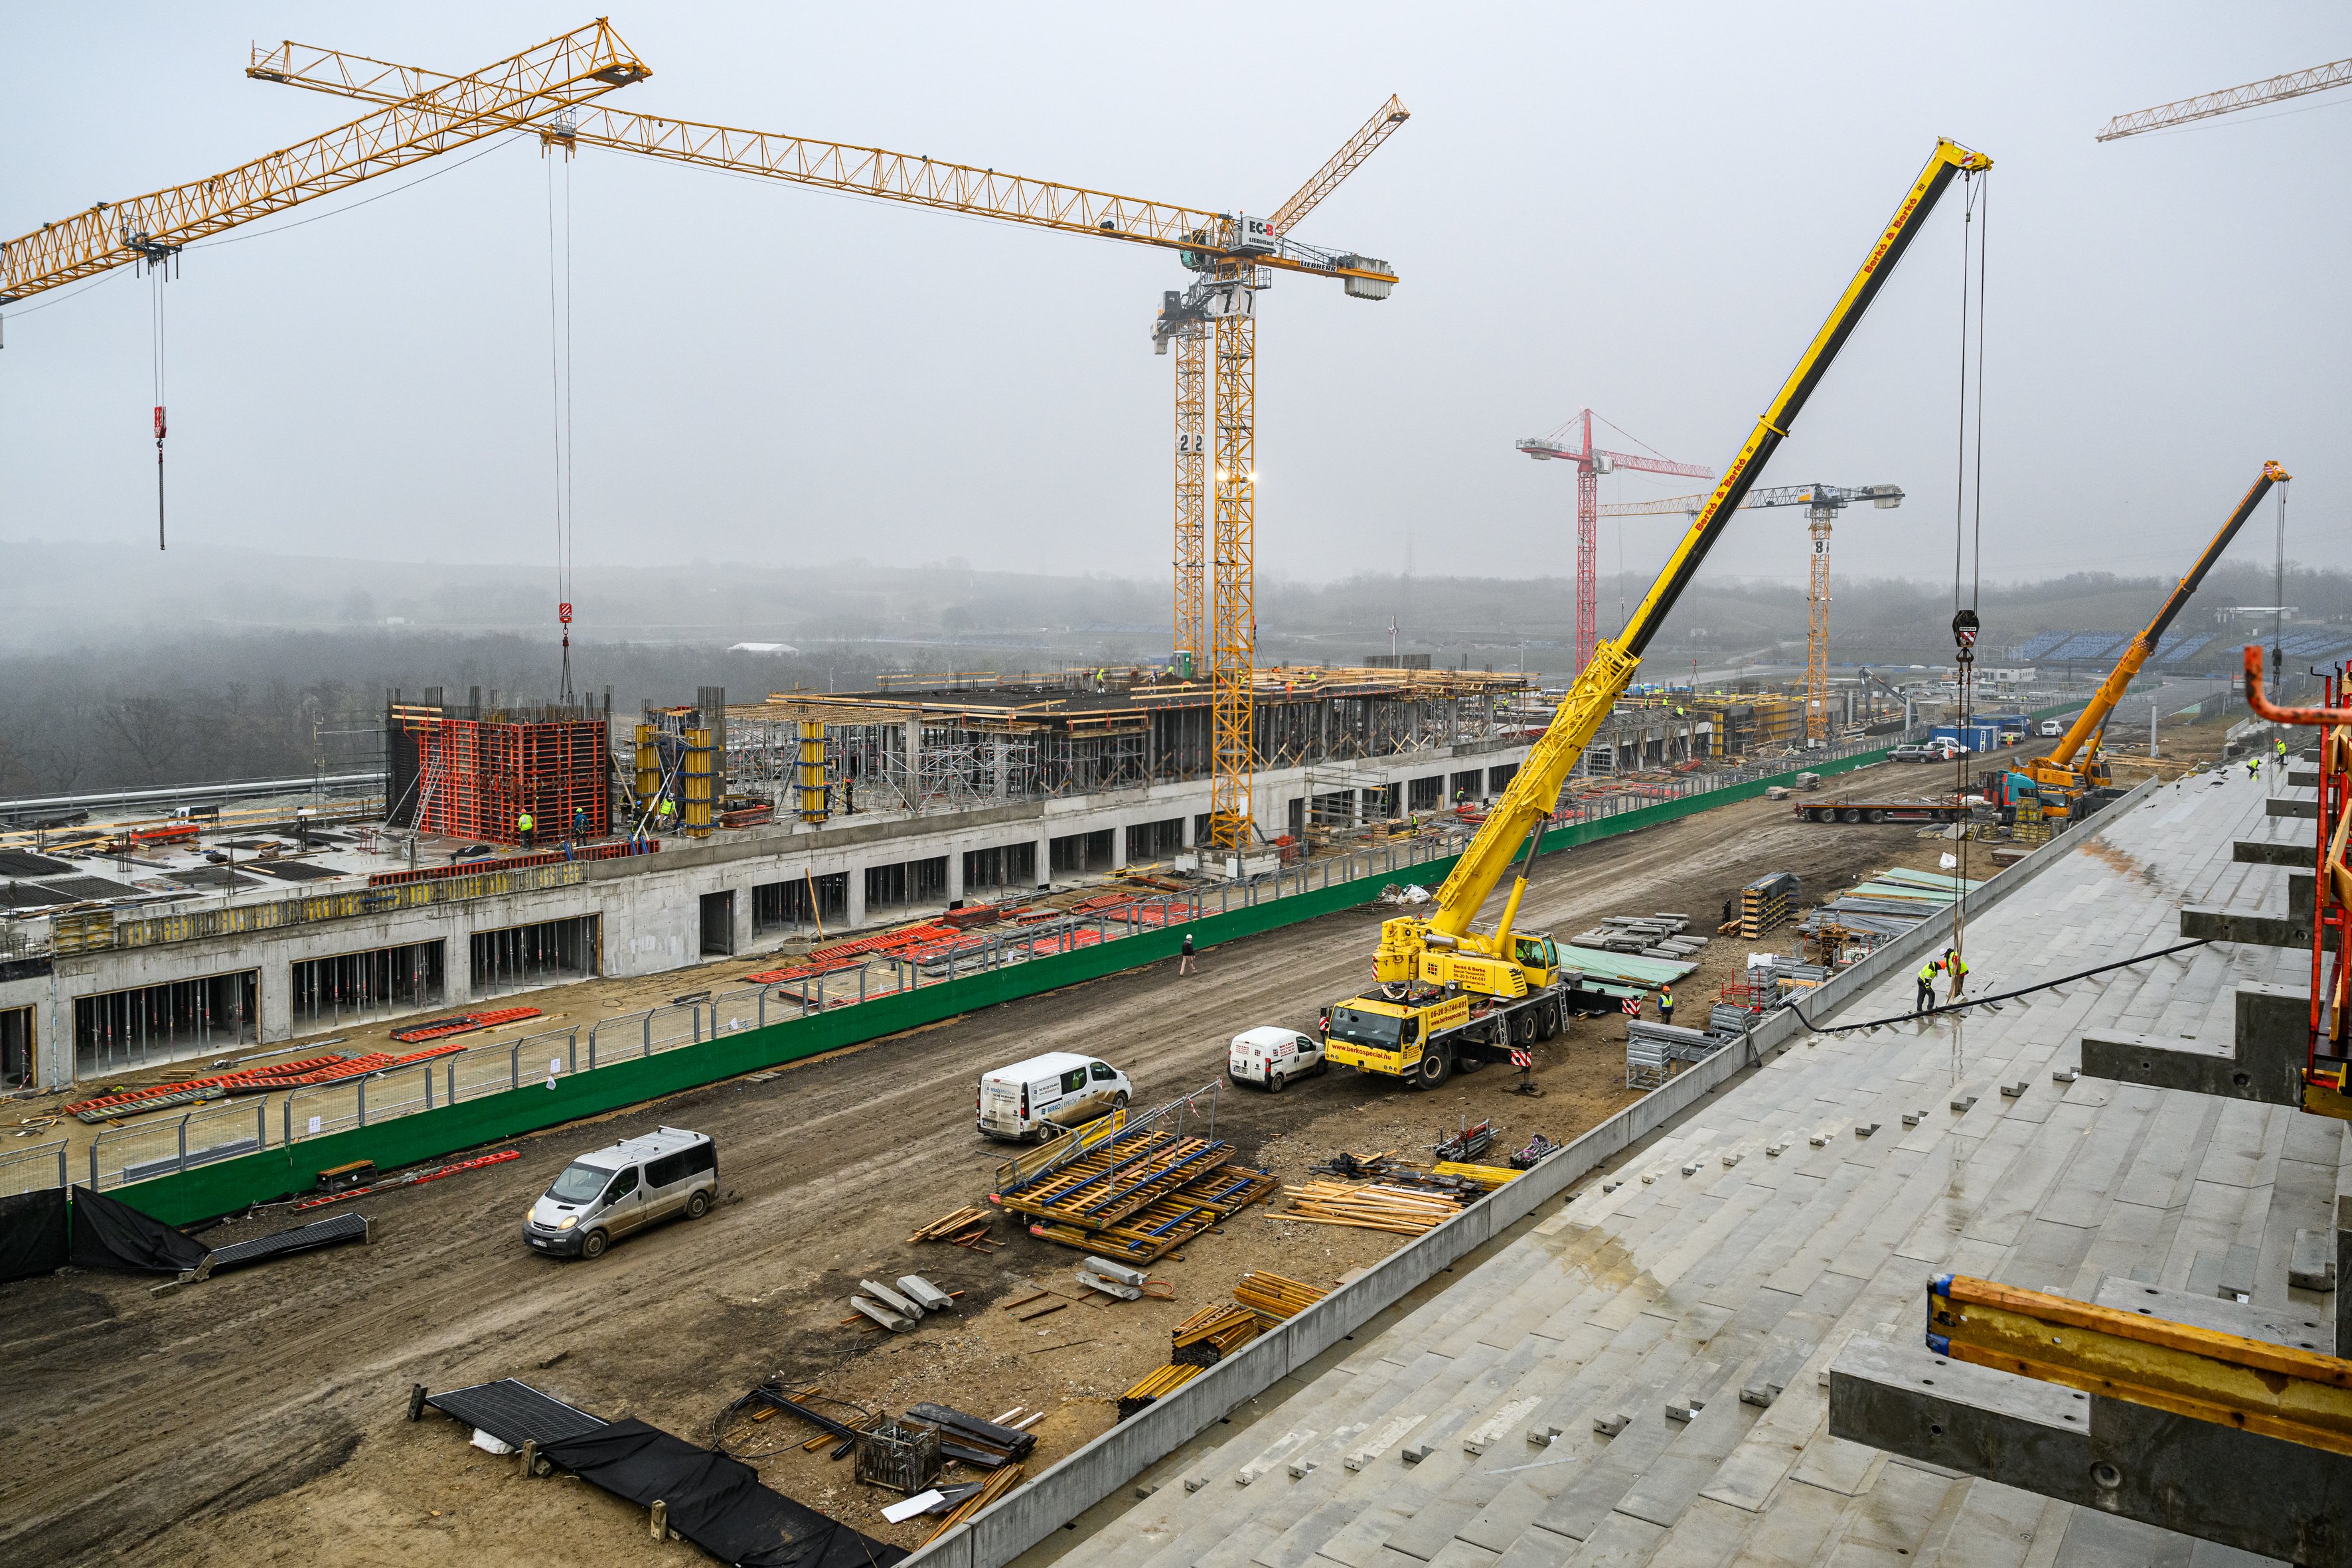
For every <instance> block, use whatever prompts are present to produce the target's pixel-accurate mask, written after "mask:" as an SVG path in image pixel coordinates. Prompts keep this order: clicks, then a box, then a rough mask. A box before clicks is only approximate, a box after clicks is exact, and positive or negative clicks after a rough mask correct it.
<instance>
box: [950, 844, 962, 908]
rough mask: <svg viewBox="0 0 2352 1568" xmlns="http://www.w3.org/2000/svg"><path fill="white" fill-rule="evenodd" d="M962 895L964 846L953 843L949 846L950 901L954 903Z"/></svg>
mask: <svg viewBox="0 0 2352 1568" xmlns="http://www.w3.org/2000/svg"><path fill="white" fill-rule="evenodd" d="M962 897H963V846H962V845H961V843H953V844H950V845H949V846H948V902H949V903H950V904H952V903H954V902H955V901H956V900H958V899H961V898H962Z"/></svg>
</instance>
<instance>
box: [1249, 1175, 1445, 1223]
mask: <svg viewBox="0 0 2352 1568" xmlns="http://www.w3.org/2000/svg"><path fill="white" fill-rule="evenodd" d="M1283 1194H1284V1195H1285V1196H1286V1197H1288V1198H1289V1199H1290V1206H1289V1207H1288V1208H1286V1209H1285V1210H1283V1211H1282V1217H1283V1218H1284V1219H1292V1220H1297V1221H1299V1222H1301V1223H1302V1224H1306V1225H1339V1226H1352V1227H1353V1228H1355V1229H1358V1230H1386V1231H1393V1232H1395V1233H1396V1234H1397V1235H1399V1236H1419V1235H1421V1234H1422V1233H1423V1231H1428V1230H1434V1229H1436V1228H1437V1227H1438V1226H1441V1225H1444V1223H1445V1222H1446V1221H1447V1220H1449V1219H1452V1218H1453V1217H1454V1215H1458V1214H1460V1213H1461V1212H1462V1205H1460V1204H1459V1203H1457V1202H1455V1201H1454V1199H1453V1198H1451V1197H1448V1196H1446V1195H1444V1194H1440V1193H1428V1192H1416V1191H1412V1190H1411V1189H1409V1188H1405V1187H1391V1186H1381V1185H1374V1186H1369V1187H1351V1186H1349V1185H1348V1184H1346V1183H1344V1182H1309V1183H1308V1184H1307V1185H1305V1186H1303V1187H1285V1188H1284V1189H1283Z"/></svg>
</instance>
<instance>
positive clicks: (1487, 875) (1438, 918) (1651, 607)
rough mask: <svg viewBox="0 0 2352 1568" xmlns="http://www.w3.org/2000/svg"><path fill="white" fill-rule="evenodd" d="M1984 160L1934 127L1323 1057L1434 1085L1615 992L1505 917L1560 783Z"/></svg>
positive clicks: (1386, 927)
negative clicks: (1509, 876) (1772, 387)
mask: <svg viewBox="0 0 2352 1568" xmlns="http://www.w3.org/2000/svg"><path fill="white" fill-rule="evenodd" d="M1991 167H1992V160H1991V159H1990V158H1988V157H1986V156H1985V155H1984V154H1983V153H1976V152H1971V151H1970V150H1969V149H1968V148H1966V147H1963V146H1961V145H1960V144H1959V143H1958V142H1953V141H1950V140H1948V139H1945V140H1939V141H1937V143H1936V150H1935V152H1934V153H1932V154H1930V155H1929V157H1928V159H1927V166H1926V167H1925V168H1923V169H1921V170H1920V171H1919V177H1918V178H1917V179H1916V180H1914V181H1913V182H1912V184H1911V188H1910V189H1909V190H1908V191H1907V192H1906V193H1905V194H1904V197H1903V200H1902V201H1901V203H1899V204H1898V205H1896V207H1895V216H1894V217H1893V218H1892V219H1890V220H1889V221H1888V222H1887V225H1886V226H1885V229H1884V230H1882V231H1881V232H1880V234H1879V236H1878V238H1877V240H1876V241H1875V243H1874V244H1873V245H1872V246H1871V248H1870V250H1869V253H1868V254H1867V255H1866V256H1864V258H1863V263H1862V266H1861V268H1859V269H1858V270H1857V271H1856V272H1855V273H1854V275H1853V280H1852V281H1851V282H1849V283H1848V284H1847V285H1846V287H1845V291H1844V292H1843V294H1841V295H1840V296H1839V297H1838V301H1837V303H1836V305H1835V306H1834V307H1832V310H1831V311H1830V314H1829V319H1828V320H1827V321H1824V322H1822V328H1821V331H1818V332H1816V333H1814V334H1813V339H1812V342H1810V343H1808V344H1807V345H1806V346H1805V352H1804V353H1803V354H1802V355H1801V357H1800V358H1799V359H1798V361H1797V367H1796V369H1794V370H1792V371H1790V373H1789V377H1788V379H1787V380H1786V381H1785V382H1783V383H1782V384H1781V385H1780V393H1779V394H1778V395H1776V396H1775V397H1774V398H1773V399H1772V402H1771V404H1770V405H1769V407H1768V408H1766V410H1765V411H1764V413H1763V414H1762V415H1761V416H1759V417H1758V419H1757V421H1756V428H1755V430H1754V432H1753V433H1752V434H1750V435H1749V436H1748V441H1747V444H1746V445H1745V446H1743V447H1740V449H1739V455H1738V458H1735V459H1733V461H1732V463H1731V465H1730V466H1729V467H1728V468H1726V469H1725V470H1724V475H1723V479H1721V481H1720V482H1718V483H1717V485H1716V487H1715V491H1714V493H1713V494H1712V495H1710V496H1708V497H1707V499H1706V505H1705V506H1703V507H1701V508H1700V509H1699V512H1698V515H1697V516H1696V517H1695V518H1693V519H1692V520H1691V525H1690V528H1689V531H1687V532H1685V534H1684V535H1683V537H1682V541H1681V542H1680V543H1678V544H1677V545H1676V546H1675V551H1674V553H1673V554H1672V555H1670V556H1668V557H1667V558H1666V563H1665V566H1664V569H1663V570H1662V571H1660V572H1659V574H1658V576H1657V580H1656V581H1655V582H1654V583H1652V584H1650V591H1649V593H1648V595H1646V596H1645V597H1644V598H1643V600H1642V603H1641V605H1640V606H1639V607H1638V608H1637V609H1635V610H1634V612H1633V616H1632V618H1631V619H1630V620H1628V621H1627V622H1626V623H1625V629H1624V630H1623V631H1622V632H1620V633H1619V634H1618V635H1617V636H1616V637H1613V638H1612V639H1609V640H1607V641H1604V642H1602V643H1601V645H1600V646H1599V647H1597V648H1596V649H1594V651H1593V657H1592V658H1591V661H1590V662H1588V663H1587V664H1586V665H1585V667H1584V668H1583V670H1582V671H1581V672H1580V674H1579V675H1578V676H1577V679H1576V684H1575V685H1574V686H1572V687H1570V689H1569V693H1568V696H1567V697H1566V698H1564V699H1562V700H1561V702H1560V705H1559V710H1557V711H1555V712H1554V713H1553V715H1552V719H1551V723H1550V725H1549V727H1548V728H1547V729H1546V730H1545V731H1544V733H1543V735H1542V736H1541V737H1540V738H1539V739H1538V741H1537V742H1536V743H1535V746H1534V747H1533V749H1532V750H1530V751H1529V752H1528V760H1527V761H1526V762H1525V763H1522V764H1520V767H1519V771H1518V773H1517V776H1515V777H1514V778H1513V779H1512V781H1511V784H1510V787H1509V789H1507V791H1505V792H1504V795H1503V797H1502V799H1501V800H1500V801H1498V802H1497V803H1496V806H1495V809H1494V810H1493V811H1492V812H1491V813H1489V814H1488V816H1487V817H1486V823H1485V824H1484V825H1483V826H1481V827H1480V828H1479V829H1478V833H1477V836H1476V837H1474V838H1473V839H1472V840H1471V841H1470V847H1468V848H1467V849H1465V850H1464V851H1463V853H1462V858H1460V859H1459V860H1457V861H1456V862H1455V863H1454V870H1453V873H1452V874H1451V875H1450V876H1448V877H1447V878H1446V879H1445V881H1444V885H1443V886H1442V887H1440V888H1439V889H1438V890H1437V896H1436V898H1435V899H1434V900H1433V910H1434V912H1433V913H1431V914H1429V915H1426V916H1424V915H1417V914H1416V915H1400V916H1398V917H1396V918H1395V919H1393V920H1390V921H1384V922H1383V923H1382V924H1381V945H1380V952H1379V954H1378V956H1377V958H1376V959H1375V962H1374V972H1375V973H1376V975H1377V977H1378V981H1379V984H1376V985H1375V986H1374V987H1373V988H1372V989H1370V991H1367V992H1365V993H1364V994H1361V995H1358V996H1354V997H1350V998H1349V999H1348V1000H1347V1001H1344V1002H1341V1003H1339V1005H1337V1006H1335V1007H1333V1008H1332V1009H1331V1026H1330V1035H1329V1043H1328V1053H1327V1054H1328V1058H1329V1059H1330V1060H1332V1061H1335V1062H1338V1063H1339V1064H1341V1065H1342V1066H1347V1067H1353V1068H1358V1069H1360V1070H1361V1071H1364V1072H1377V1073H1386V1074H1388V1075H1390V1076H1391V1077H1398V1078H1405V1079H1411V1080H1412V1083H1413V1084H1414V1085H1415V1086H1416V1087H1419V1088H1423V1089H1433V1088H1435V1087H1436V1086H1437V1085H1439V1084H1441V1083H1443V1082H1444V1081H1445V1079H1446V1078H1447V1077H1448V1076H1449V1075H1450V1074H1451V1073H1452V1071H1453V1069H1454V1062H1455V1060H1456V1059H1457V1058H1458V1059H1461V1060H1464V1061H1467V1062H1471V1063H1474V1064H1475V1063H1479V1062H1485V1061H1496V1060H1503V1059H1507V1057H1508V1055H1509V1053H1510V1051H1511V1049H1512V1047H1525V1046H1526V1045H1528V1044H1529V1043H1532V1042H1533V1041H1535V1040H1538V1039H1545V1038H1549V1037H1550V1036H1552V1035H1554V1034H1556V1033H1558V1032H1559V1029H1560V1027H1561V1026H1562V1025H1563V1024H1564V1023H1565V1022H1566V1019H1567V1016H1568V1015H1569V1014H1570V1012H1586V1011H1600V1010H1602V1009H1604V1008H1607V1007H1610V1006H1613V1005H1614V998H1613V997H1611V996H1608V995H1605V994H1601V993H1600V992H1599V991H1597V990H1589V989H1588V988H1587V987H1585V985H1584V984H1583V983H1582V976H1581V975H1580V974H1578V973H1575V972H1574V971H1572V970H1569V969H1567V968H1564V967H1563V966H1562V965H1561V963H1560V962H1559V949H1558V947H1557V945H1556V944H1555V943H1554V942H1553V941H1552V939H1551V938H1550V937H1549V936H1546V935H1542V934H1540V933H1532V932H1525V933H1520V932H1514V931H1513V930H1512V925H1513V922H1514V921H1515V920H1516V919H1517V915H1518V910H1519V901H1520V900H1521V899H1522V898H1523V897H1524V896H1525V895H1526V893H1527V888H1528V867H1529V865H1530V864H1532V862H1533V861H1534V859H1535V854H1536V850H1537V847H1538V845H1539V844H1540V842H1541V839H1542V835H1543V830H1544V828H1545V826H1547V825H1548V824H1549V820H1550V816H1551V812H1552V809H1553V807H1554V805H1555V804H1556V803H1557V802H1558V800H1559V790H1560V785H1561V784H1564V783H1565V782H1566V781H1567V779H1568V775H1569V773H1570V770H1571V769H1573V768H1574V767H1575V765H1576V762H1577V759H1578V758H1579V757H1580V756H1582V755H1583V754H1584V748H1585V747H1586V745H1588V744H1589V743H1590V742H1591V740H1592V737H1593V735H1594V733H1595V732H1596V731H1599V730H1600V728H1601V721H1603V720H1604V719H1606V718H1607V717H1608V716H1609V712H1610V710H1611V709H1612V707H1614V706H1615V704H1616V701H1617V699H1618V697H1619V695H1620V694H1622V692H1623V691H1624V689H1625V686H1626V683H1627V682H1628V681H1629V680H1631V679H1633V670H1634V668H1635V667H1636V666H1637V665H1639V664H1640V663H1641V658H1642V652H1643V649H1644V648H1645V647H1648V646H1649V642H1650V639H1651V637H1653V636H1654V635H1655V634H1656V632H1657V630H1658V628H1659V627H1660V626H1662V625H1664V621H1665V618H1666V616H1667V613H1668V612H1669V611H1671V610H1672V609H1673V608H1674V605H1675V600H1676V599H1677V598H1679V597H1680V596H1681V595H1682V591H1683V590H1684V589H1685V587H1687V586H1688V585H1689V584H1690V581H1691V579H1692V577H1693V576H1695V575H1696V574H1697V572H1698V568H1699V564H1700V563H1702V562H1703V561H1705V560H1706V553H1707V552H1708V550H1709V549H1711V548H1712V547H1713V546H1714V544H1715V542H1716V540H1717V538H1718V537H1720V536H1721V534H1722V532H1723V530H1724V527H1725V525H1726V524H1727V523H1728V522H1729V521H1731V517H1732V514H1733V512H1734V511H1735V510H1738V506H1739V503H1740V502H1741V500H1744V499H1746V497H1747V494H1748V489H1749V488H1750V487H1752V486H1753V485H1754V484H1755V483H1756V481H1757V479H1758V478H1759V476H1760V475H1761V474H1762V473H1763V471H1764V465H1765V464H1766V462H1767V461H1769V459H1770V458H1771V456H1772V453H1773V452H1774V450H1775V449H1776V448H1778V447H1779V446H1780V443H1781V441H1783V440H1785V439H1786V438H1787V437H1788V434H1789V430H1790V426H1792V425H1794V424H1795V423H1796V418H1797V415H1798V414H1799V413H1800V412H1801V410H1802V409H1803V407H1804V405H1805V400H1806V399H1807V398H1808V397H1810V396H1811V395H1812V391H1813V388H1814V387H1815V386H1817V385H1819V384H1820V383H1821V379H1822V375H1823V374H1825V373H1826V372H1827V371H1828V370H1829V367H1830V363H1831V362H1832V361H1833V360H1834V359H1835V358H1836V357H1837V354H1838V351H1839V350H1840V349H1842V348H1843V347H1844V346H1845V341H1846V339H1847V338H1848V337H1849V336H1851V335H1852V334H1853V330H1854V328H1855V327H1856V326H1858V325H1860V324H1861V321H1862V318H1863V316H1864V312H1866V311H1867V310H1869V309H1870V304H1871V301H1872V300H1874V299H1875V298H1876V297H1877V294H1878V290H1879V289H1881V288H1882V287H1884V286H1885V282H1886V279H1887V278H1888V277H1889V276H1890V275H1891V274H1892V273H1893V272H1894V270H1895V263H1896V262H1898V261H1900V260H1901V259H1902V258H1903V252H1904V251H1905V250H1906V249H1907V248H1908V247H1910V244H1911V242H1912V240H1913V239H1915V238H1916V237H1917V236H1918V233H1919V230H1920V229H1921V227H1922V226H1925V224H1926V223H1927V216H1928V215H1929V214H1930V213H1932V212H1933V211H1934V210H1935V207H1936V203H1937V198H1939V197H1940V196H1941V195H1943V194H1944V189H1945V187H1946V186H1947V185H1948V184H1951V181H1952V177H1953V176H1954V175H1956V174H1958V175H1965V176H1967V177H1968V178H1970V179H1974V178H1975V177H1976V176H1977V175H1979V174H1982V173H1984V172H1985V171H1986V170H1988V169H1990V168H1991ZM1522 845H1524V847H1525V859H1524V860H1522V861H1521V863H1520V866H1519V871H1518V877H1517V881H1515V882H1514V883H1513V885H1512V888H1511V891H1510V895H1509V898H1508V899H1507V900H1506V902H1505V903H1504V905H1503V913H1502V918H1501V919H1500V920H1499V921H1496V926H1495V929H1494V931H1491V932H1480V931H1472V930H1471V929H1470V922H1471V921H1472V920H1473V919H1475V917H1476V915H1477V913H1478V910H1479V909H1480V907H1481V906H1483V905H1484V904H1485V903H1486V899H1487V896H1488V895H1489V894H1491V893H1493V892H1494V890H1495V889H1496V887H1498V886H1499V885H1500V884H1501V882H1502V879H1503V877H1504V875H1505V873H1507V871H1509V870H1510V868H1511V864H1512V862H1513V860H1514V859H1517V858H1518V857H1519V854H1520V850H1521V847H1522Z"/></svg>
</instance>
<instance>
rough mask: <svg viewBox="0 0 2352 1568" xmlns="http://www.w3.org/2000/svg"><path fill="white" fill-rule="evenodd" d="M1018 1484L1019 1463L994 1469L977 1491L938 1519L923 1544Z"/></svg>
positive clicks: (1019, 1475)
mask: <svg viewBox="0 0 2352 1568" xmlns="http://www.w3.org/2000/svg"><path fill="white" fill-rule="evenodd" d="M1020 1484H1021V1467H1020V1466H1019V1465H1007V1466H1005V1467H1004V1468H1003V1469H1001V1470H998V1471H996V1472H995V1473H994V1474H993V1475H991V1476H990V1477H989V1478H988V1479H987V1480H986V1481H985V1482H984V1483H982V1486H981V1489H979V1490H978V1491H976V1492H974V1493H972V1494H971V1496H970V1497H968V1498H966V1499H964V1500H963V1501H961V1502H960V1503H958V1504H956V1506H955V1510H954V1511H952V1512H951V1513H950V1514H949V1515H948V1516H947V1518H945V1519H943V1520H941V1521H940V1527H939V1528H938V1529H937V1530H934V1531H931V1533H930V1534H929V1536H927V1537H925V1538H924V1541H923V1544H924V1545H926V1546H929V1544H930V1543H931V1542H934V1541H937V1540H938V1539H939V1538H940V1536H942V1535H945V1534H946V1533H947V1532H948V1531H950V1530H953V1529H954V1528H955V1527H956V1526H957V1525H959V1524H961V1523H962V1522H963V1521H965V1520H967V1519H970V1518H971V1516H972V1515H973V1514H976V1513H978V1512H979V1511H980V1510H982V1509H984V1508H986V1507H987V1506H988V1505H989V1504H991V1503H992V1502H994V1501H995V1500H997V1499H998V1498H1001V1497H1003V1495H1004V1494H1005V1493H1006V1492H1009V1491H1011V1490H1012V1489H1013V1488H1014V1487H1017V1486H1019V1485H1020Z"/></svg>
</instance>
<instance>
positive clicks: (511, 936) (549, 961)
mask: <svg viewBox="0 0 2352 1568" xmlns="http://www.w3.org/2000/svg"><path fill="white" fill-rule="evenodd" d="M602 920H603V917H602V916H599V915H575V916H573V917H572V919H570V920H562V921H539V922H538V923H536V924H534V925H523V926H506V927H503V928H502V929H500V930H498V931H476V932H475V933H474V934H473V935H472V936H471V937H470V938H468V939H467V944H466V945H467V952H466V958H467V970H468V972H469V973H470V974H471V976H472V979H473V994H475V995H476V996H495V995H497V994H499V992H501V991H520V990H522V989H524V988H525V987H526V986H532V985H556V984H562V982H564V981H567V980H584V979H586V978H588V977H589V976H591V975H593V974H595V973H597V972H598V969H597V954H598V952H599V950H600V948H601V946H602V942H601V941H600V930H599V928H600V924H601V921H602Z"/></svg>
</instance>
